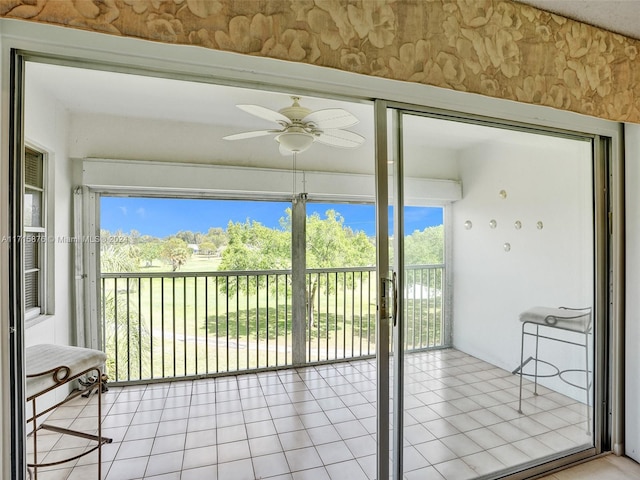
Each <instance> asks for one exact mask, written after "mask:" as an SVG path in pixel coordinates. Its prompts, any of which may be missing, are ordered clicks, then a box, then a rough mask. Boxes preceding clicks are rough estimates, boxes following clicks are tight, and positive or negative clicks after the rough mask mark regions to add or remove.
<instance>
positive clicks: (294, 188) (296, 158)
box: [291, 152, 298, 203]
mask: <svg viewBox="0 0 640 480" xmlns="http://www.w3.org/2000/svg"><path fill="white" fill-rule="evenodd" d="M292 153H293V187H292V189H291V191H292V193H293V201H294V203H295V202H297V201H298V199H297V198H296V174H297V166H298V165H297V162H298V152H292Z"/></svg>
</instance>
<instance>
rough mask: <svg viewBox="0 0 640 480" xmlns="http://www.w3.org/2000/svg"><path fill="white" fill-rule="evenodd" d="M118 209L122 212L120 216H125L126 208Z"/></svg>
mask: <svg viewBox="0 0 640 480" xmlns="http://www.w3.org/2000/svg"><path fill="white" fill-rule="evenodd" d="M118 208H119V209H120V211H121V212H122V215H126V214H127V207H118Z"/></svg>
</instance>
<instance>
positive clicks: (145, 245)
mask: <svg viewBox="0 0 640 480" xmlns="http://www.w3.org/2000/svg"><path fill="white" fill-rule="evenodd" d="M137 247H138V250H139V251H140V260H141V261H142V262H144V264H145V266H147V267H150V266H151V265H153V261H154V260H156V259H158V258H160V256H161V250H162V242H161V241H160V240H158V239H156V238H151V237H143V238H142V239H141V240H140V243H138V245H137Z"/></svg>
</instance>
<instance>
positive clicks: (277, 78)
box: [0, 19, 624, 478]
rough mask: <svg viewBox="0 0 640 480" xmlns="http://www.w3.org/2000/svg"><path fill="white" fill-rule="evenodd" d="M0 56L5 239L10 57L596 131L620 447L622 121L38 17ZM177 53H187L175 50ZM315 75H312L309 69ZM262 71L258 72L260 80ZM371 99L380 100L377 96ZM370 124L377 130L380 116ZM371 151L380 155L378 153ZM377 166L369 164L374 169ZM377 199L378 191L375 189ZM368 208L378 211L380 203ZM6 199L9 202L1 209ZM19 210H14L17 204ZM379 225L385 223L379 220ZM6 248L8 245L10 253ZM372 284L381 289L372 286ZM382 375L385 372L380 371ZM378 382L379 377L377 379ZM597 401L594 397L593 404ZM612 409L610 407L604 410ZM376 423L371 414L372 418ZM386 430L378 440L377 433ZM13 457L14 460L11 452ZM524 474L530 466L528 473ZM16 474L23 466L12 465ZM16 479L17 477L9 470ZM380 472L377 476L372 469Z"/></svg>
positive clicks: (19, 366)
mask: <svg viewBox="0 0 640 480" xmlns="http://www.w3.org/2000/svg"><path fill="white" fill-rule="evenodd" d="M0 25H1V27H2V28H1V29H0V59H1V60H2V62H1V65H2V67H1V68H2V75H1V76H0V78H2V84H3V91H5V92H8V95H5V96H3V98H2V99H0V110H1V111H0V126H1V127H2V137H3V139H5V140H8V139H14V141H13V142H9V141H7V142H3V144H4V147H3V148H2V150H1V151H0V160H1V161H2V167H1V169H0V180H1V185H3V186H4V187H7V188H2V189H0V190H2V191H3V193H2V195H1V196H0V205H2V206H3V207H5V208H3V209H2V211H5V212H9V213H8V214H3V215H2V216H1V219H2V221H1V222H0V234H2V235H5V236H7V237H10V236H11V235H12V234H13V232H14V231H15V226H16V221H17V219H19V215H20V213H19V211H18V212H16V211H15V208H16V205H15V202H13V203H12V198H14V196H13V195H14V193H15V186H16V183H15V178H14V177H15V168H16V165H17V158H19V156H20V155H19V153H18V150H17V148H18V145H20V142H19V141H18V140H19V139H20V138H21V136H22V130H21V127H22V125H21V123H20V119H19V118H18V117H16V116H15V113H16V112H15V107H16V105H18V104H19V102H17V99H19V98H20V91H21V90H20V88H21V86H20V85H19V82H16V79H18V78H19V70H20V69H21V66H20V62H18V61H16V58H17V56H20V58H22V59H24V58H27V57H28V58H29V59H37V58H39V59H48V61H52V62H55V63H58V64H69V65H75V66H78V65H84V66H87V67H89V68H90V67H92V66H94V67H95V66H100V67H102V68H109V69H111V70H114V71H123V72H128V73H141V74H147V75H149V74H150V75H161V76H167V77H170V78H179V79H193V80H200V81H203V80H204V81H211V79H220V80H224V81H225V83H226V82H227V81H228V82H229V84H234V83H235V84H239V83H242V84H243V85H245V86H246V84H247V83H251V84H252V85H254V86H255V87H256V88H260V86H261V85H264V84H265V83H268V86H269V88H273V85H277V86H279V87H280V88H281V90H293V91H298V92H310V93H315V94H317V92H319V91H320V92H322V95H325V96H334V97H348V98H350V99H352V100H353V99H359V98H366V99H374V98H379V99H386V100H380V102H383V103H384V104H385V105H388V106H398V107H400V106H404V107H406V108H409V107H411V108H412V109H415V108H418V109H419V110H429V111H439V112H445V111H447V112H450V111H456V112H463V114H464V115H467V116H481V117H483V118H489V117H490V116H498V117H500V118H503V119H505V120H508V121H510V122H515V123H518V122H529V123H530V124H533V123H535V124H536V125H538V126H541V125H542V126H545V128H546V127H549V128H558V129H566V130H572V129H579V130H581V131H585V132H591V133H592V134H594V135H602V136H604V137H609V138H611V141H610V144H609V145H608V147H606V148H605V150H606V149H608V151H609V152H610V154H611V171H610V172H609V175H610V176H609V178H608V179H607V180H606V181H604V182H603V184H606V185H608V186H609V187H610V188H609V190H608V191H607V192H606V194H607V196H608V198H609V210H608V212H607V214H608V215H609V217H610V232H611V234H612V236H610V242H609V249H608V250H607V252H602V255H601V257H600V258H601V260H602V259H603V258H608V259H609V266H610V278H611V290H610V293H609V294H608V295H607V300H608V301H609V302H610V303H611V306H609V308H608V310H609V311H610V325H609V329H608V336H607V338H604V337H602V338H601V342H602V344H603V345H604V346H605V347H607V348H609V347H611V346H613V347H614V348H609V349H608V350H607V351H606V353H603V354H602V355H601V357H602V358H597V359H596V361H597V362H599V363H598V364H600V363H602V365H603V367H602V368H603V369H604V371H603V372H601V373H603V374H605V373H606V375H607V379H608V384H609V385H610V387H611V388H610V389H609V392H610V395H607V396H606V397H605V395H604V394H600V396H601V397H602V398H600V397H596V399H595V401H596V404H598V405H603V407H602V409H603V412H604V415H603V417H602V418H609V417H610V418H611V421H610V422H604V421H603V424H607V425H609V428H604V430H605V431H607V432H609V434H610V441H609V440H606V441H604V443H603V444H602V445H601V449H602V451H604V450H607V449H608V448H612V449H613V450H614V452H616V453H622V451H623V438H624V428H623V425H624V424H623V422H624V410H623V407H624V403H623V402H624V396H623V390H622V387H623V375H624V369H623V367H624V350H623V347H624V329H623V326H624V175H623V172H624V162H623V142H622V125H621V124H619V123H616V122H611V121H607V120H602V119H597V118H591V117H586V116H582V115H578V114H574V113H571V112H566V111H559V110H554V109H552V108H549V107H542V106H536V105H528V104H522V103H517V102H511V101H507V100H501V99H497V98H489V97H485V96H481V95H474V94H468V93H464V92H456V91H453V90H445V89H441V88H435V87H430V86H427V85H421V84H414V83H409V82H393V81H390V80H386V79H383V78H377V77H369V76H363V75H357V74H352V73H349V72H342V71H337V70H336V71H334V70H331V69H319V68H318V67H314V66H310V65H303V64H289V66H290V68H289V69H288V70H287V71H286V72H285V71H283V70H284V69H282V63H281V62H279V61H277V60H271V59H264V58H256V57H250V56H244V55H237V54H230V53H227V52H220V51H215V50H208V49H189V50H185V48H184V47H182V46H176V45H166V44H157V43H154V42H146V41H141V40H138V39H133V38H121V37H116V36H108V35H99V34H96V33H93V32H86V31H81V30H74V29H64V28H59V27H55V26H50V25H42V24H37V23H33V22H24V21H14V20H7V19H0ZM185 52H187V53H188V55H185ZM319 72H320V73H321V75H319V74H318V73H319ZM265 79H266V80H265ZM383 103H381V104H383ZM426 105H429V106H430V107H426ZM378 128H383V127H382V124H379V125H378ZM376 145H377V147H386V144H385V143H384V142H383V141H382V140H380V141H378V140H376ZM377 150H379V151H378V152H377V153H376V157H377V160H378V164H380V163H386V158H385V156H386V153H385V149H384V148H377ZM381 159H384V161H382V160H381ZM378 167H379V169H378V170H377V173H378V174H379V175H381V177H380V178H381V179H382V178H385V176H386V175H382V173H383V172H384V173H386V170H385V169H384V167H383V166H380V165H378ZM378 167H377V168H378ZM383 198H386V197H383ZM381 206H382V205H379V206H378V210H381ZM9 207H11V208H9ZM18 210H19V209H18ZM379 223H381V224H385V225H386V224H387V222H379ZM16 253H18V252H17V251H16ZM12 255H13V256H12V257H11V258H13V259H14V262H13V264H11V263H9V262H2V265H1V266H0V270H1V273H2V275H1V276H0V277H1V278H2V279H3V280H2V281H0V288H1V291H0V301H1V302H2V303H1V304H0V307H1V308H2V310H3V312H4V314H5V315H6V316H5V318H10V319H11V318H13V320H11V321H10V322H7V323H4V324H3V325H2V326H1V327H0V330H1V333H2V338H3V339H10V340H2V343H1V344H0V345H1V346H2V349H3V354H2V356H1V358H0V370H2V371H3V372H7V373H10V375H3V376H2V387H1V388H0V391H1V392H2V394H1V397H0V401H1V403H2V409H3V412H5V413H7V414H8V415H3V416H4V417H5V418H12V419H14V421H12V422H11V424H10V425H9V423H10V422H8V421H2V423H1V424H0V427H2V430H3V432H4V433H3V436H2V444H1V445H2V453H1V455H2V463H1V467H0V468H1V469H2V472H1V474H2V475H0V476H6V477H10V476H11V474H12V471H13V472H18V473H17V474H18V475H20V464H22V463H23V460H21V458H20V456H17V457H16V456H14V455H12V450H13V449H14V448H15V446H16V445H19V443H20V439H21V438H22V436H23V435H24V432H21V431H20V430H21V427H20V424H21V422H20V421H19V420H20V418H21V416H22V415H23V413H24V412H23V408H22V407H21V399H22V398H23V397H24V384H23V382H22V381H21V380H20V379H21V378H22V373H23V367H24V364H23V359H22V349H23V348H24V343H23V341H24V339H23V338H22V335H21V333H20V332H17V333H16V331H15V330H16V329H19V328H21V326H22V322H21V320H20V315H21V313H20V306H19V304H16V299H19V298H21V288H20V281H19V276H18V275H16V264H15V261H16V260H15V259H16V258H18V260H17V261H19V258H20V256H19V254H18V257H16V256H15V254H12ZM2 258H3V259H4V260H8V259H9V255H8V254H7V253H6V252H3V253H2ZM379 287H380V288H382V287H381V286H380V285H379ZM380 291H382V290H380ZM380 313H382V314H386V313H387V312H386V310H384V309H382V308H380V306H379V314H380ZM386 373H387V375H386V378H387V380H388V371H387V372H386ZM383 374H384V372H378V379H379V382H381V383H380V385H381V386H384V383H385V380H384V378H381V377H384V375H383ZM387 386H388V384H387ZM600 400H602V403H598V402H599V401H600ZM613 407H615V408H613ZM379 423H380V422H379ZM385 438H386V440H385ZM385 438H382V439H380V441H379V447H378V448H379V450H381V451H387V452H388V449H387V450H385V449H384V448H381V447H384V445H385V442H386V443H387V445H388V437H385ZM11 459H14V460H11ZM551 468H554V465H547V466H545V470H549V469H551ZM530 473H531V472H530ZM22 475H24V473H22ZM18 478H20V477H18ZM379 478H382V477H379Z"/></svg>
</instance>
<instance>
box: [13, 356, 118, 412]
mask: <svg viewBox="0 0 640 480" xmlns="http://www.w3.org/2000/svg"><path fill="white" fill-rule="evenodd" d="M25 358H26V370H27V371H26V375H27V379H26V395H27V400H30V399H31V398H32V397H33V396H35V395H38V394H40V393H42V392H44V391H46V390H49V389H51V388H55V387H56V386H58V385H60V384H61V383H65V381H66V380H67V379H68V378H71V377H74V376H76V375H77V374H79V373H81V372H85V371H87V370H89V369H91V368H98V367H100V366H101V365H102V364H104V363H105V361H106V360H107V356H106V354H105V353H104V352H102V351H100V350H93V349H91V348H82V347H71V346H65V345H49V344H46V345H33V346H31V347H27V348H26V350H25Z"/></svg>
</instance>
